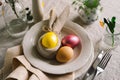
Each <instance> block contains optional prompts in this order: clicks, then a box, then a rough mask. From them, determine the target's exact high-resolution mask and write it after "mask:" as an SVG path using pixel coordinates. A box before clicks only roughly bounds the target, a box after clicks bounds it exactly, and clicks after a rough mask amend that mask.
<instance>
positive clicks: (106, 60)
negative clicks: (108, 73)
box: [98, 49, 112, 69]
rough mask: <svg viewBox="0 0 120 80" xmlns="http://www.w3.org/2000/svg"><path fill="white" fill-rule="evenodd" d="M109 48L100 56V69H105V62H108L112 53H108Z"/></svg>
mask: <svg viewBox="0 0 120 80" xmlns="http://www.w3.org/2000/svg"><path fill="white" fill-rule="evenodd" d="M110 51H111V50H110V49H108V50H107V51H106V53H105V55H104V57H103V58H102V60H101V61H100V63H99V64H98V66H99V67H101V68H102V69H105V67H106V65H107V63H108V62H109V60H110V58H111V56H112V54H110Z"/></svg>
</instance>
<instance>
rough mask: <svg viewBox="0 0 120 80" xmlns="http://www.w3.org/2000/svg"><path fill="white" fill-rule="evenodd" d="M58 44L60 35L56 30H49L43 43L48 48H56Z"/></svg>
mask: <svg viewBox="0 0 120 80" xmlns="http://www.w3.org/2000/svg"><path fill="white" fill-rule="evenodd" d="M57 44H58V37H57V35H56V34H55V33H54V32H47V33H45V34H44V36H43V38H42V45H43V46H44V47H46V48H55V47H56V46H57Z"/></svg>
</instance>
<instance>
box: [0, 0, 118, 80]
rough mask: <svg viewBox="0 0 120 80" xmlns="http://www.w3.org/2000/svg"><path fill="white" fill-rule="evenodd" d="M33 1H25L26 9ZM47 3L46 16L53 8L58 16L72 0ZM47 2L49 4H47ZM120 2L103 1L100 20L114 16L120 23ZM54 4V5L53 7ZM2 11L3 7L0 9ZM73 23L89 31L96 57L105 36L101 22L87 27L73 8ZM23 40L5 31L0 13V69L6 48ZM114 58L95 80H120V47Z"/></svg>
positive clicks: (116, 50)
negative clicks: (100, 25)
mask: <svg viewBox="0 0 120 80" xmlns="http://www.w3.org/2000/svg"><path fill="white" fill-rule="evenodd" d="M3 1H4V0H3ZM31 1H32V0H23V3H25V4H24V6H25V7H30V9H32V7H31V5H32V2H31ZM44 1H45V10H44V13H45V16H46V15H48V13H49V12H48V11H49V10H50V9H51V8H53V7H54V8H55V10H56V12H57V14H58V15H59V14H60V12H61V11H62V10H63V8H64V7H65V5H66V3H71V1H72V0H57V1H56V0H44ZM46 1H47V3H46ZM62 1H64V2H66V3H63V4H61V2H62ZM119 3H120V0H117V1H115V0H101V5H102V7H103V11H102V13H101V16H100V17H99V20H102V19H103V18H104V17H106V18H111V17H112V16H116V18H117V22H119V21H120V9H119V8H120V5H119ZM51 4H52V5H51ZM71 7H72V6H71ZM0 10H1V7H0ZM69 19H71V20H72V21H74V22H76V23H78V24H79V25H81V26H82V27H83V28H85V30H87V32H88V34H89V36H90V37H91V39H92V41H93V44H94V49H95V55H96V52H97V50H98V47H99V42H100V40H101V38H102V36H103V32H104V29H103V28H101V27H99V20H97V21H95V22H94V23H92V24H89V25H85V24H82V23H81V22H80V18H79V15H78V14H77V12H76V11H74V9H73V8H71V12H70V17H69ZM20 41H21V39H18V38H11V37H10V36H9V35H8V34H7V33H6V30H5V24H4V19H3V17H2V15H1V11H0V67H1V66H2V64H3V59H4V54H5V53H4V52H5V50H6V48H8V47H12V46H14V45H17V44H19V43H20ZM111 53H112V57H111V60H110V61H109V63H108V65H107V67H106V69H105V71H104V72H103V73H102V74H100V75H99V76H98V77H96V78H95V80H120V77H119V75H120V46H118V47H117V48H116V49H114V50H112V52H111ZM78 80H80V79H78Z"/></svg>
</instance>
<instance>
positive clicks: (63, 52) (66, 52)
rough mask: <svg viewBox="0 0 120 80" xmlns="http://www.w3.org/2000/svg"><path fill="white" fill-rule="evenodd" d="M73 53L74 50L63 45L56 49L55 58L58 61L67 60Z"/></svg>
mask: <svg viewBox="0 0 120 80" xmlns="http://www.w3.org/2000/svg"><path fill="white" fill-rule="evenodd" d="M73 55H74V51H73V49H72V48H71V47H69V46H63V47H61V48H60V49H59V50H58V53H57V55H56V59H57V61H58V62H63V63H64V62H68V61H69V60H70V59H71V58H72V57H73Z"/></svg>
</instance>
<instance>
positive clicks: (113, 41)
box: [112, 34, 114, 47]
mask: <svg viewBox="0 0 120 80" xmlns="http://www.w3.org/2000/svg"><path fill="white" fill-rule="evenodd" d="M113 46H114V34H112V47H113Z"/></svg>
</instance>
